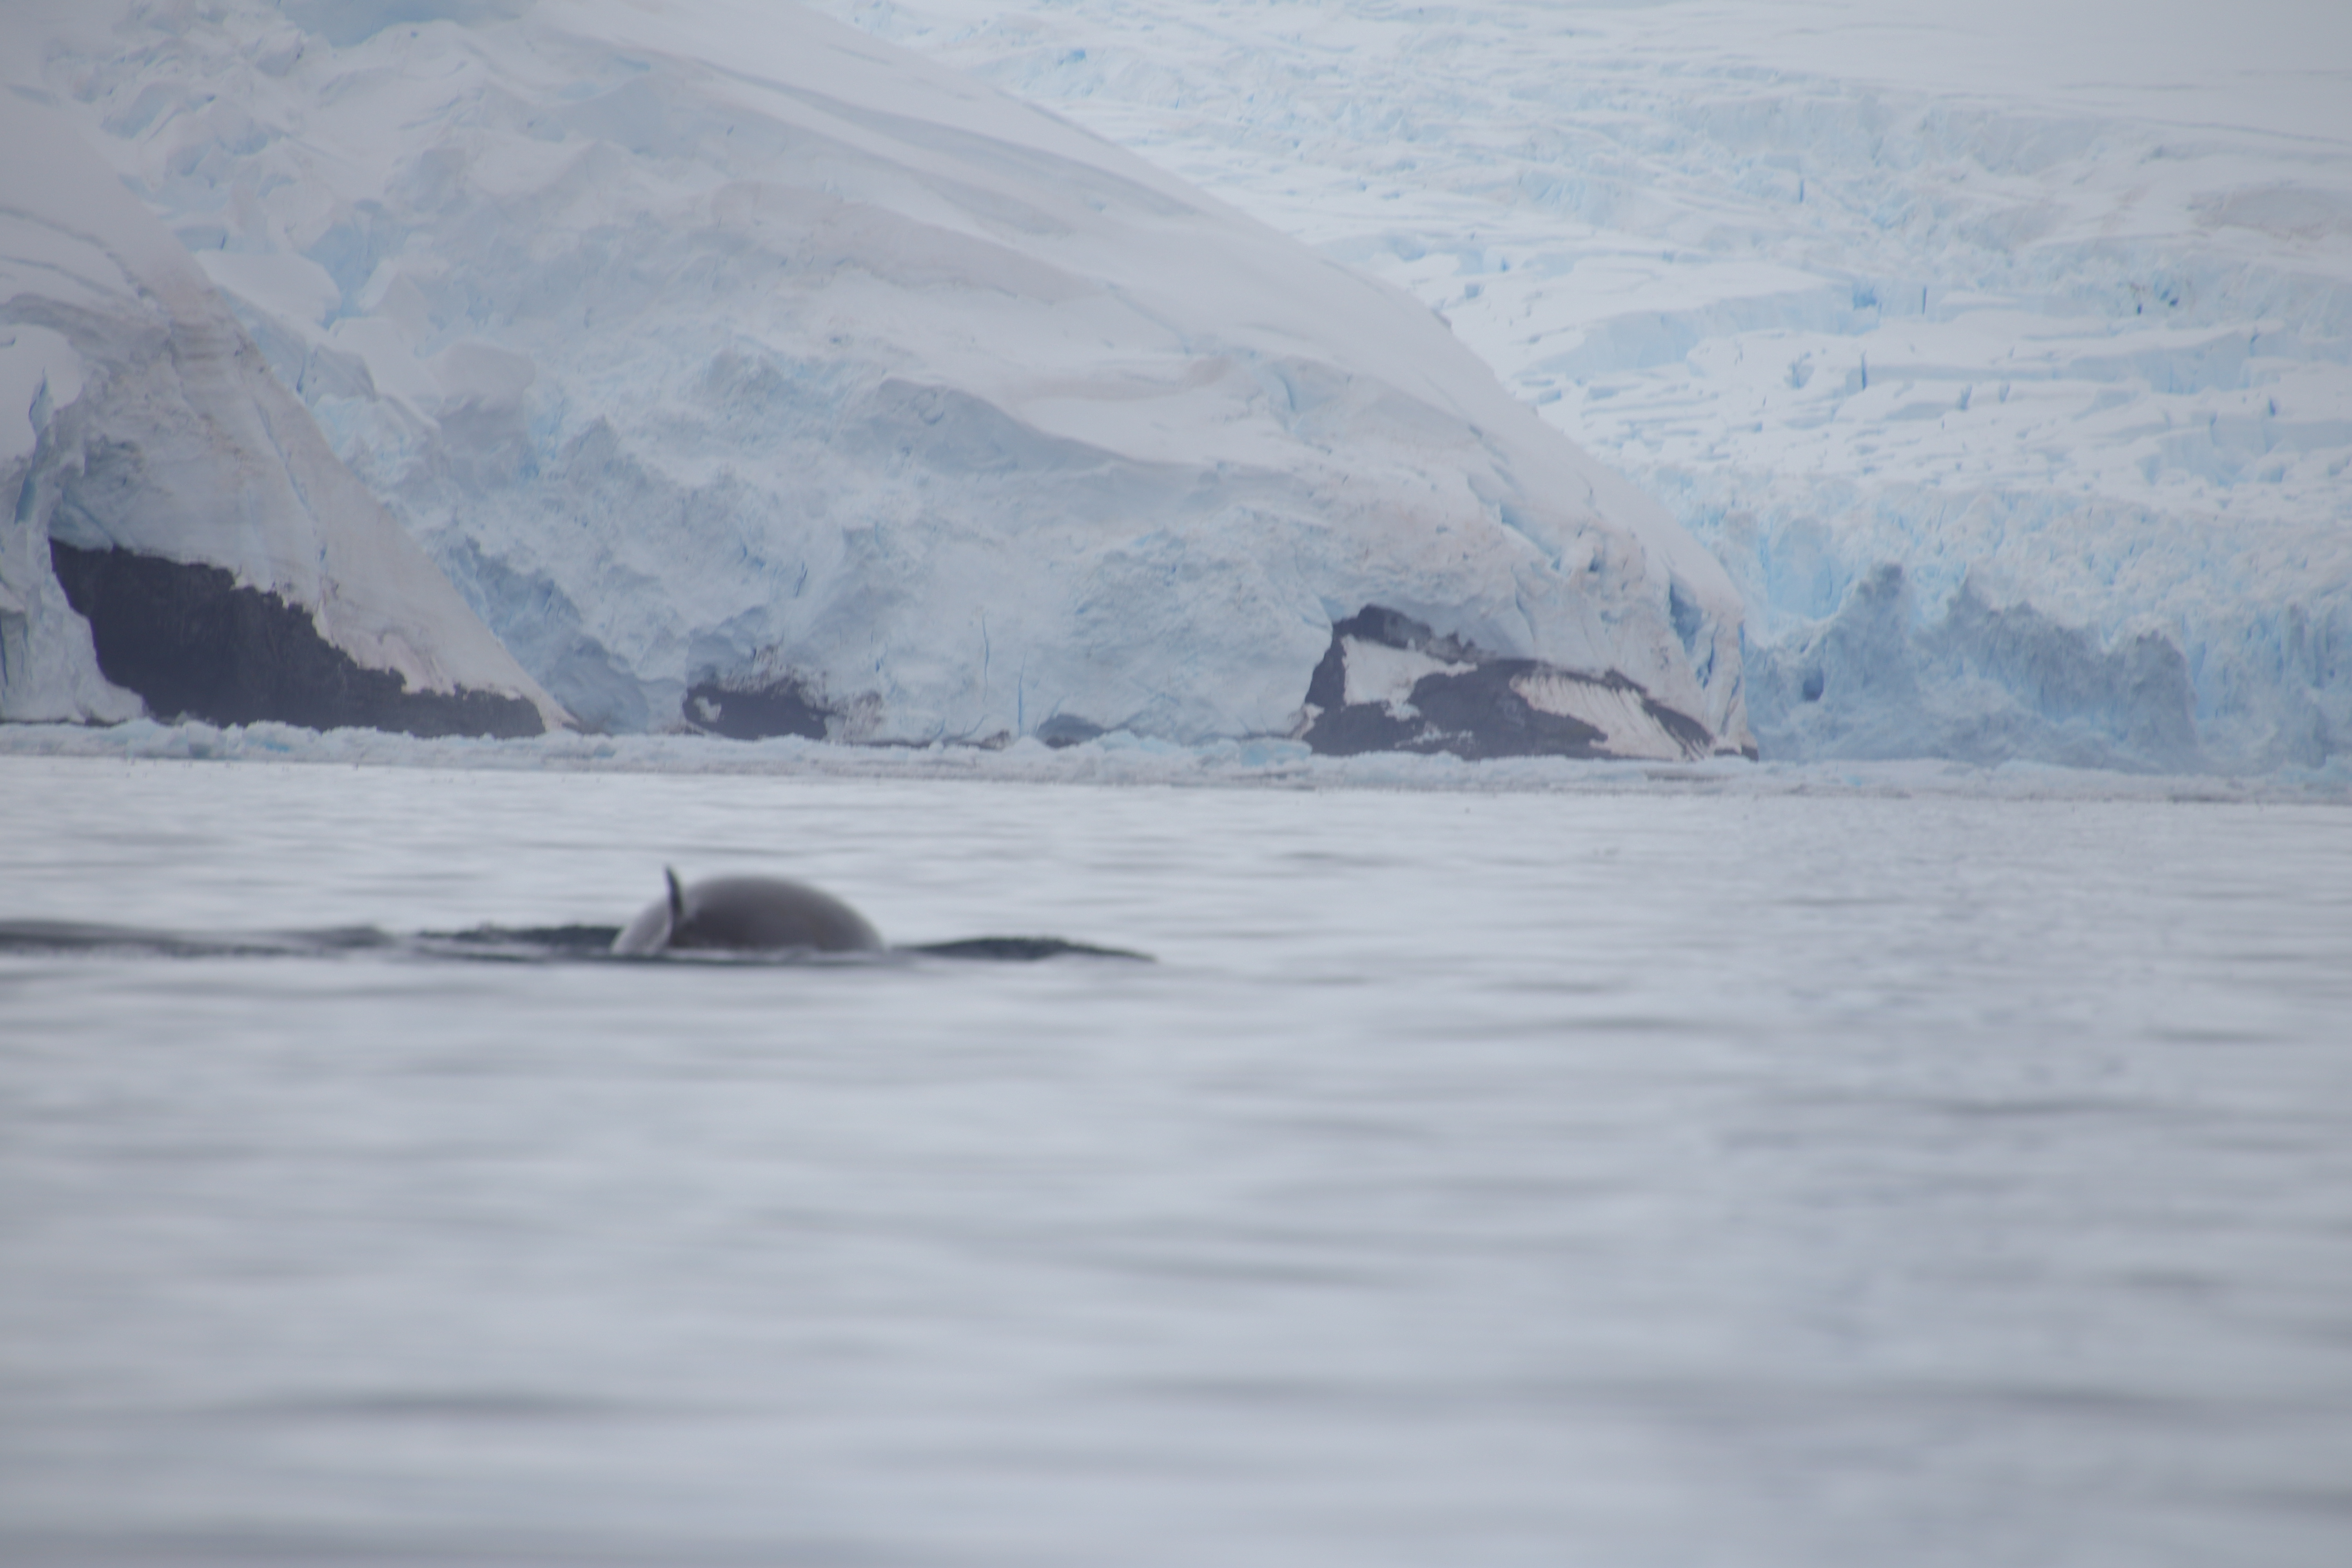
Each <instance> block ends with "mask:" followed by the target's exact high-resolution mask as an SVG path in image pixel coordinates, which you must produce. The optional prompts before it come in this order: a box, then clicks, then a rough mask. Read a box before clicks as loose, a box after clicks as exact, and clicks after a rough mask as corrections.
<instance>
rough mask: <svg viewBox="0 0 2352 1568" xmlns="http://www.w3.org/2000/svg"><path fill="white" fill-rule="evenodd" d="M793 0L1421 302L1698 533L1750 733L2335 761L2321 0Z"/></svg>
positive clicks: (2337, 661) (2341, 323)
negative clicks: (1036, 106) (924, 56)
mask: <svg viewBox="0 0 2352 1568" xmlns="http://www.w3.org/2000/svg"><path fill="white" fill-rule="evenodd" d="M818 3H820V4H821V5H823V6H824V8H825V9H827V10H829V11H832V12H834V13H835V14H837V15H840V16H844V17H845V18H847V19H850V20H853V21H855V22H856V24H857V25H859V26H864V27H866V28H868V29H870V30H872V31H874V32H875V33H877V35H879V36H883V37H889V38H892V39H894V40H895V41H897V42H898V43H900V44H902V45H904V46H906V47H912V48H916V49H919V50H922V51H924V52H926V53H928V54H929V55H931V56H932V57H933V58H939V59H940V60H942V61H943V62H946V63H950V64H954V65H957V66H960V67H962V68H966V69H968V70H971V71H973V72H974V73H976V74H978V75H980V76H982V77H983V78H984V79H988V80H991V81H992V82H995V83H997V84H998V85H1001V86H1003V87H1004V88H1006V89H1009V90H1011V91H1013V92H1015V93H1018V94H1020V95H1022V96H1024V97H1025V98H1028V99H1030V100H1033V101H1035V102H1039V103H1042V104H1045V105H1046V106H1049V107H1051V108H1053V109H1054V110H1055V111H1056V112H1059V113H1063V114H1066V115H1068V116H1069V117H1071V118H1072V119H1074V120H1076V121H1079V122H1081V123H1083V124H1086V125H1087V126H1089V127H1090V128H1092V129H1094V130H1097V131H1098V132H1101V133H1103V134H1104V135H1106V136H1108V137H1110V138H1111V139H1113V140H1116V141H1118V142H1121V143H1122V144H1124V145H1127V146H1129V147H1132V148H1135V149H1137V150H1139V151H1140V152H1142V153H1145V154H1146V155H1148V156H1149V157H1150V158H1151V159H1152V160H1153V161H1155V162H1156V163H1160V165H1162V166H1163V167H1166V168H1168V169H1170V170H1171V171H1173V172H1175V173H1178V174H1181V175H1183V176H1184V177H1185V178H1187V179H1190V180H1192V181H1194V182H1195V183H1197V184H1200V185H1202V187H1203V188H1205V189H1208V190H1210V191H1212V192H1213V194H1215V195H1217V196H1219V197H1220V198H1221V199H1223V200H1225V201H1229V202H1232V203H1234V204H1235V205H1239V206H1241V207H1242V208H1244V210H1246V211H1248V212H1251V213H1253V214H1255V215H1256V216H1260V217H1262V218H1264V219H1265V220H1266V221H1267V222H1269V223H1272V224H1275V225H1276V226H1280V227H1282V228H1284V229H1285V230H1286V232H1289V233H1291V234H1294V235H1297V236H1298V237H1301V238H1303V239H1306V240H1307V241H1308V242H1310V243H1312V244H1315V245H1317V246H1318V247H1321V248H1323V249H1324V251H1325V252H1326V253H1327V254H1329V255H1332V256H1334V257H1337V258H1340V259H1343V260H1345V261H1347V262H1349V264H1350V265H1353V266H1358V267H1360V268H1364V269H1366V270H1368V271H1370V272H1371V273H1372V274H1373V275H1375V276H1378V277H1381V278H1383V279H1388V280H1390V281H1391V282H1393V283H1395V284H1397V285H1398V286H1400V287H1402V288H1404V289H1410V290H1411V291H1412V292H1413V293H1414V294H1415V295H1417V296H1418V297H1419V298H1420V299H1422V300H1423V301H1425V302H1426V303H1428V304H1429V305H1431V306H1432V307H1433V308H1436V309H1438V310H1442V311H1444V314H1445V315H1446V317H1447V318H1448V319H1449V320H1450V321H1451V322H1452V325H1453V327H1454V331H1455V332H1456V334H1457V335H1458V336H1459V337H1460V338H1461V339H1462V341H1463V342H1465V343H1466V344H1467V345H1469V346H1470V347H1472V348H1474V349H1475V350H1476V351H1477V353H1479V354H1480V355H1481V356H1482V357H1484V358H1485V359H1486V361H1487V362H1488V363H1490V364H1491V365H1493V366H1494V367H1495V369H1496V372H1497V374H1500V375H1501V376H1502V377H1503V379H1504V380H1505V382H1506V383H1507V384H1508V385H1510V386H1511V387H1512V388H1513V389H1514V390H1515V391H1516V392H1517V394H1518V395H1520V397H1521V398H1522V399H1524V400H1525V401H1527V402H1528V403H1529V404H1531V405H1536V406H1538V407H1539V408H1540V410H1541V412H1542V414H1543V416H1545V418H1546V419H1548V420H1549V421H1550V422H1551V423H1552V424H1554V425H1555V426H1558V427H1559V428H1560V429H1562V430H1564V431H1566V432H1568V433H1569V434H1570V435H1571V436H1573V437H1576V439H1577V440H1578V441H1579V442H1580V444H1581V445H1583V446H1584V447H1586V448H1587V449H1589V450H1591V451H1592V452H1594V453H1595V454H1596V455H1598V456H1601V457H1602V458H1605V459H1607V460H1608V461H1609V462H1611V463H1612V465H1613V466H1615V467H1616V468H1620V469H1621V470H1622V471H1624V472H1625V473H1627V474H1628V475H1629V476H1630V477H1632V478H1633V479H1634V480H1635V481H1636V482H1638V483H1639V484H1641V485H1642V486H1643V488H1644V489H1648V490H1649V491H1651V492H1652V493H1654V494H1656V495H1658V496H1659V497H1661V498H1662V499H1663V500H1665V501H1666V503H1667V504H1668V506H1669V507H1670V508H1671V509H1672V510H1674V511H1675V515H1676V516H1677V517H1679V518H1680V519H1681V520H1682V521H1684V522H1685V524H1686V525H1687V526H1688V527H1690V528H1691V529H1692V530H1693V531H1694V532H1696V534H1697V535H1698V536H1699V537H1700V538H1702V539H1704V540H1705V541H1706V542H1707V543H1708V544H1709V545H1710V547H1711V548H1712V549H1713V550H1714V551H1715V552H1716V553H1717V555H1718V557H1719V558H1720V559H1721V560H1722V561H1723V562H1724V563H1725V565H1726V567H1727V570H1728V571H1729V572H1730V574H1731V575H1732V577H1733V578H1734V580H1735V581H1736V582H1738V584H1739V586H1740V590H1741V593H1742V595H1743V598H1744V601H1745V603H1746V605H1747V610H1748V623H1747V625H1748V658H1749V669H1750V672H1751V688H1750V690H1751V698H1752V702H1753V710H1752V711H1753V717H1754V721H1755V724H1756V731H1757V734H1758V737H1759V741H1760V742H1761V743H1762V745H1763V748H1764V751H1765V753H1766V754H1767V755H1768V756H1782V757H1806V756H1828V755H1871V756H1876V755H1888V754H1909V755H1944V756H1955V757H1965V758H1972V759H1998V758H2001V757H2009V756H2015V757H2022V758H2041V759H2044V760H2049V761H2096V762H2098V763H2102V764H2104V765H2116V766H2127V767H2167V768H2169V767H2179V766H2188V765H2196V766H2211V767H2217V768H2226V769H2263V768H2269V767H2273V766H2276V765H2280V764H2286V763H2304V764H2311V763H2318V762H2319V761H2321V760H2322V759H2324V758H2326V757H2327V756H2330V755H2334V754H2337V753H2339V752H2343V751H2344V750H2346V749H2347V747H2352V501H2348V500H2347V496H2352V485H2347V477H2352V369H2347V366H2352V10H2347V8H2345V7H2343V6H2340V5H2316V4H2310V3H2308V0H2250V3H2249V4H2247V5H2237V6H2231V7H2229V8H2227V9H2226V10H2219V9H2213V8H2210V7H2209V8H2193V7H2178V8H2173V9H2170V10H2160V11H2150V10H2147V9H2142V10H2140V11H2137V12H2132V13H2129V14H2126V13H2125V12H2123V11H2119V10H2117V9H2116V7H2114V6H2112V5H2102V4H2099V3H2098V0H1979V3H1978V4H1972V5H1966V6H1954V5H1947V4H1941V3H1940V0H1753V3H1744V0H1733V3H1725V0H1662V3H1660V4H1655V5H1641V6H1588V5H1560V4H1556V3H1553V0H1496V3H1494V4H1488V5H1477V6H1471V7H1421V6H1405V5H1386V4H1378V3H1372V0H1364V3H1355V0H1333V3H1328V4H1317V5H1281V6H1268V5H1257V4H1243V3H1239V0H1087V4H1084V5H1076V4H1064V3H1057V0H1034V3H1027V4H997V3H992V0H901V3H898V4H887V3H878V0H818ZM1889 569H1892V572H1893V574H1892V575H1890V574H1889ZM2028 628H2032V629H2031V631H2030V632H2029V630H2028ZM2151 639H2152V640H2151ZM2161 650H2168V651H2161ZM2160 651H2161V657H2158V653H2159V652H2160ZM2126 670H2132V671H2137V672H2138V673H2137V674H2135V675H2130V676H2126V674H2125V673H2124V672H2125V671H2126ZM1881 677H1883V678H1884V679H1880V678H1881ZM1896 689H1901V690H1903V691H1905V692H1907V693H1908V695H1906V696H1904V697H1903V698H1901V699H1900V700H1896V699H1895V697H1894V696H1893V695H1892V693H1893V692H1894V691H1895V690H1896ZM1809 692H1810V693H1811V695H1810V696H1809V695H1808V693H1809ZM2159 693H2160V694H2161V695H2160V696H2159ZM2158 706H2160V707H2161V708H2162V709H2163V711H2164V715H2165V717H2163V718H2162V720H2161V721H2158V719H2157V718H2156V717H2155V708H2156V707H2158ZM2183 711H2185V712H2186V714H2187V715H2188V718H2187V721H2186V723H2187V727H2186V729H2185V730H2184V729H2183V728H2182V726H2181V724H2180V723H2179V722H2176V721H2175V720H2176V717H2177V715H2178V714H2179V713H2180V712H2183Z"/></svg>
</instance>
